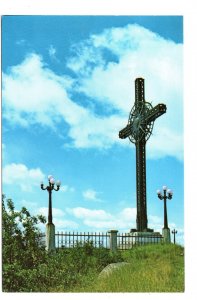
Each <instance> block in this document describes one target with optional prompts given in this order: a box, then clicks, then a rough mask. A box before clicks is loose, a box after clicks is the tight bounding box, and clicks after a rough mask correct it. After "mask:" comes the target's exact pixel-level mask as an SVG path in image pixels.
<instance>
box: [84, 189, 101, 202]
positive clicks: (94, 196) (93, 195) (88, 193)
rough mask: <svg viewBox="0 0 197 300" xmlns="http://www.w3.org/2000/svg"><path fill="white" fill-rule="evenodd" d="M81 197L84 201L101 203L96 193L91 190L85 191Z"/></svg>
mask: <svg viewBox="0 0 197 300" xmlns="http://www.w3.org/2000/svg"><path fill="white" fill-rule="evenodd" d="M83 197H84V199H86V200H90V201H96V202H102V200H101V199H100V198H99V197H98V192H96V191H95V190H93V189H87V190H86V191H84V192H83Z"/></svg>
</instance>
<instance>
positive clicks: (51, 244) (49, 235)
mask: <svg viewBox="0 0 197 300" xmlns="http://www.w3.org/2000/svg"><path fill="white" fill-rule="evenodd" d="M52 250H53V251H54V250H55V225H54V224H53V223H48V224H46V251H48V252H50V251H52Z"/></svg>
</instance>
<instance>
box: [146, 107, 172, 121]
mask: <svg viewBox="0 0 197 300" xmlns="http://www.w3.org/2000/svg"><path fill="white" fill-rule="evenodd" d="M166 110H167V108H166V105H165V104H162V103H160V104H157V105H156V106H155V107H153V108H152V109H151V110H150V111H149V112H148V114H147V115H146V118H145V121H146V122H147V123H150V122H153V121H155V120H156V119H157V118H158V117H160V116H161V115H163V114H165V113H166Z"/></svg>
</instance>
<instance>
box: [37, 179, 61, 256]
mask: <svg viewBox="0 0 197 300" xmlns="http://www.w3.org/2000/svg"><path fill="white" fill-rule="evenodd" d="M48 182H49V184H48V186H46V187H44V184H43V182H41V184H40V187H41V189H42V190H47V192H48V193H49V208H48V223H47V224H46V250H47V251H51V250H55V225H54V224H53V216H52V191H53V190H54V191H59V189H60V185H61V182H60V181H59V180H58V181H57V182H56V183H55V179H54V178H53V176H52V175H49V176H48Z"/></svg>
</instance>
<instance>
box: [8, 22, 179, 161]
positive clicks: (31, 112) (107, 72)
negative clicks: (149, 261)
mask: <svg viewBox="0 0 197 300" xmlns="http://www.w3.org/2000/svg"><path fill="white" fill-rule="evenodd" d="M75 48H76V49H77V51H76V53H74V54H73V56H72V58H71V59H70V60H69V59H67V61H68V65H67V66H69V67H70V68H71V69H72V70H73V71H74V72H76V75H78V77H75V79H72V78H70V77H68V76H59V75H56V74H55V73H54V72H53V71H51V70H50V69H49V67H47V66H46V65H45V64H44V62H43V60H42V58H41V57H40V56H39V55H36V54H31V55H29V56H27V57H26V59H25V60H24V61H23V62H22V63H21V64H20V65H17V66H13V67H11V68H10V71H9V73H7V74H3V78H2V80H3V81H2V82H3V108H4V113H3V116H4V118H6V119H7V121H8V122H12V123H15V124H16V123H17V124H20V125H21V126H30V125H32V124H35V123H39V124H41V125H43V126H50V127H52V128H55V127H56V126H58V122H59V121H60V120H64V121H65V122H66V123H67V124H68V125H69V131H68V136H69V138H71V141H72V142H71V143H69V144H68V142H66V143H65V147H68V146H72V147H76V148H89V147H96V148H101V149H102V148H108V147H111V146H112V145H114V144H115V143H118V144H119V145H122V146H125V145H128V144H129V143H128V141H123V140H119V138H118V132H119V130H120V129H122V128H123V127H124V126H125V125H126V124H127V118H128V115H129V111H130V109H131V107H132V105H133V103H134V94H135V93H134V80H135V78H136V77H138V76H140V77H144V78H145V84H146V85H145V93H146V94H145V98H146V100H147V101H152V102H153V105H156V104H157V103H161V102H164V103H165V104H167V114H165V115H164V116H162V117H161V118H159V119H158V120H156V124H155V128H154V130H153V134H154V135H153V136H152V137H151V139H150V141H149V142H148V144H149V143H150V146H151V147H150V148H151V150H150V152H149V154H148V155H149V157H151V158H153V157H154V158H158V157H163V156H165V155H171V156H175V157H176V158H178V159H182V158H183V146H182V145H183V137H182V126H183V124H182V123H183V108H182V93H183V91H182V86H183V82H182V76H183V75H182V45H181V44H176V43H174V42H172V41H169V40H165V39H163V38H162V37H160V36H159V35H157V34H155V33H153V32H151V31H149V30H147V29H145V28H143V27H140V26H138V25H128V26H125V27H122V28H111V29H106V30H104V31H103V32H102V33H101V34H98V35H92V36H90V38H89V39H88V40H86V41H83V42H82V43H81V44H77V45H76V47H75ZM49 50H50V51H49V53H50V54H51V55H55V54H56V49H55V48H54V47H53V46H52V45H51V47H50V48H49ZM106 51H108V55H106ZM109 53H110V54H109ZM106 57H107V58H106ZM111 58H113V59H111ZM110 59H111V60H110ZM73 91H74V92H78V93H81V92H82V93H83V96H84V95H85V96H84V97H88V99H89V101H90V102H91V103H93V106H91V107H93V108H94V105H97V106H99V105H102V106H103V108H106V110H107V111H109V109H115V111H116V112H114V111H113V110H112V112H111V113H108V116H106V115H105V114H102V113H101V112H100V113H97V114H96V113H95V112H94V111H93V109H90V108H87V107H84V106H83V103H82V102H81V104H79V102H78V101H75V97H76V96H74V94H73ZM76 100H77V99H76ZM98 111H99V109H98Z"/></svg>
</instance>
